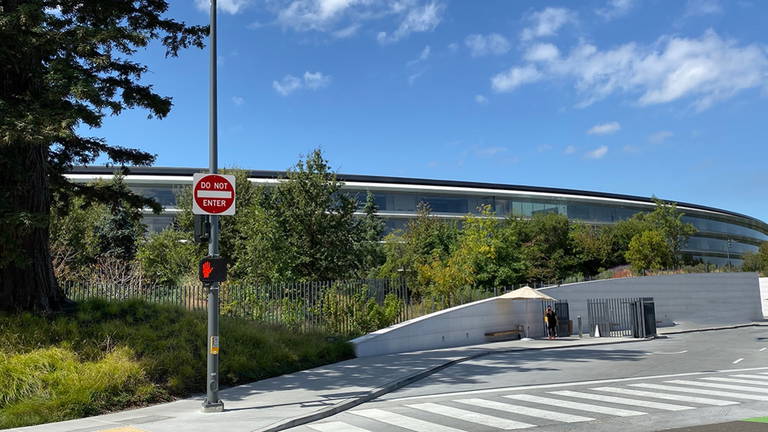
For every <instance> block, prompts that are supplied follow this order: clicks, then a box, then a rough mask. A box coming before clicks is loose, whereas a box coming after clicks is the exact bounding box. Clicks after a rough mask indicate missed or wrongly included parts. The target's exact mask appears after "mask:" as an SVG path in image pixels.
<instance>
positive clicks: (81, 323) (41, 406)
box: [0, 299, 354, 427]
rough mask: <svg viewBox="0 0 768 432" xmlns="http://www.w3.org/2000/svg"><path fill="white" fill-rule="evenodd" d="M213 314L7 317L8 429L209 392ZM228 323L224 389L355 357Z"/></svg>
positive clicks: (128, 311)
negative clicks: (208, 333)
mask: <svg viewBox="0 0 768 432" xmlns="http://www.w3.org/2000/svg"><path fill="white" fill-rule="evenodd" d="M206 329H207V326H206V316H205V314H204V313H201V312H189V311H186V310H184V309H182V308H180V307H177V306H171V305H158V304H150V303H147V302H144V301H140V300H128V301H122V302H106V301H104V300H98V299H94V300H88V301H86V302H83V303H79V304H77V306H76V309H75V310H74V311H73V312H71V313H69V314H66V315H60V316H53V317H41V316H37V315H32V314H29V313H21V314H0V427H15V426H22V425H31V424H37V423H42V422H49V421H58V420H65V419H70V418H77V417H82V416H88V415H94V414H99V413H102V412H105V411H107V410H114V409H122V408H125V407H129V406H136V405H141V404H146V403H149V402H157V401H162V400H167V399H169V398H170V397H171V396H185V395H188V394H190V393H193V392H199V391H202V389H204V388H205V382H204V381H205V374H206V331H207V330H206ZM327 336H328V335H327V334H326V333H320V332H314V333H299V332H296V331H293V330H290V329H287V328H285V327H280V326H266V325H259V324H257V323H254V322H252V321H246V320H242V319H235V318H227V317H222V319H221V337H222V346H221V357H222V361H221V385H222V386H228V385H234V384H241V383H245V382H249V381H253V380H258V379H264V378H268V377H272V376H276V375H280V374H284V373H290V372H294V371H297V370H302V369H306V368H310V367H315V366H319V365H323V364H327V363H331V362H336V361H340V360H344V359H348V358H351V357H352V356H353V355H354V353H353V350H352V347H351V345H350V344H349V343H347V342H344V341H338V340H329V339H327Z"/></svg>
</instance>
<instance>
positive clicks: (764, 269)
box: [741, 241, 768, 275]
mask: <svg viewBox="0 0 768 432" xmlns="http://www.w3.org/2000/svg"><path fill="white" fill-rule="evenodd" d="M741 268H742V270H744V271H749V272H759V273H762V274H764V275H768V241H766V242H763V243H761V244H760V249H758V251H757V252H756V253H755V252H747V253H745V254H744V264H743V265H742V267H741Z"/></svg>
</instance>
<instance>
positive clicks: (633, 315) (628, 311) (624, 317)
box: [587, 297, 656, 337]
mask: <svg viewBox="0 0 768 432" xmlns="http://www.w3.org/2000/svg"><path fill="white" fill-rule="evenodd" d="M587 313H588V316H589V334H590V336H593V337H594V336H600V337H606V336H609V337H622V336H629V337H646V336H651V335H653V334H655V333H656V322H655V309H654V302H653V298H652V297H627V298H602V299H588V300H587Z"/></svg>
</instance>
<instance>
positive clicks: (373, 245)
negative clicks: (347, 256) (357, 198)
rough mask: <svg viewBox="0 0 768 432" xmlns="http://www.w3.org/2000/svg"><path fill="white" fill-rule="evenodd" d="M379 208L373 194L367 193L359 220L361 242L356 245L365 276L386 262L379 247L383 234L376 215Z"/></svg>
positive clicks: (379, 220) (381, 221)
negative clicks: (362, 214)
mask: <svg viewBox="0 0 768 432" xmlns="http://www.w3.org/2000/svg"><path fill="white" fill-rule="evenodd" d="M378 211H379V207H378V206H377V205H376V201H375V199H374V196H373V193H371V191H368V193H367V194H366V197H365V205H364V206H363V213H364V216H363V217H362V219H361V220H360V229H361V230H362V241H361V242H360V243H359V244H358V253H359V254H360V256H361V258H362V269H361V270H362V273H363V274H361V275H360V276H363V277H365V276H367V275H368V274H367V273H369V272H370V271H371V270H375V269H378V268H379V267H380V266H381V265H382V264H383V263H384V261H385V260H386V257H385V255H384V248H383V247H382V245H381V243H380V242H381V238H382V234H383V233H384V227H385V224H384V220H382V218H381V217H380V216H379V215H378V214H377V213H378Z"/></svg>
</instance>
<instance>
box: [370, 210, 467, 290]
mask: <svg viewBox="0 0 768 432" xmlns="http://www.w3.org/2000/svg"><path fill="white" fill-rule="evenodd" d="M458 236H459V229H458V227H457V225H456V224H455V223H454V222H452V221H447V220H444V219H440V218H438V217H437V216H434V215H433V214H432V211H431V209H430V207H429V205H428V204H426V203H423V202H422V203H419V204H418V205H417V208H416V217H415V218H413V219H411V220H410V221H408V223H407V224H406V226H405V229H403V230H399V231H396V232H394V233H391V234H390V235H388V236H387V237H386V238H385V239H384V254H385V256H386V260H385V261H384V264H383V265H382V266H381V269H380V270H379V275H380V276H381V277H401V276H402V277H404V278H405V279H406V281H407V282H408V284H409V286H414V287H415V286H417V280H418V275H417V269H418V268H419V267H421V266H423V265H424V264H427V263H430V262H432V260H433V259H434V258H435V257H438V258H445V257H447V256H448V255H449V254H450V253H451V251H452V250H453V247H454V245H455V244H456V239H457V238H458Z"/></svg>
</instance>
